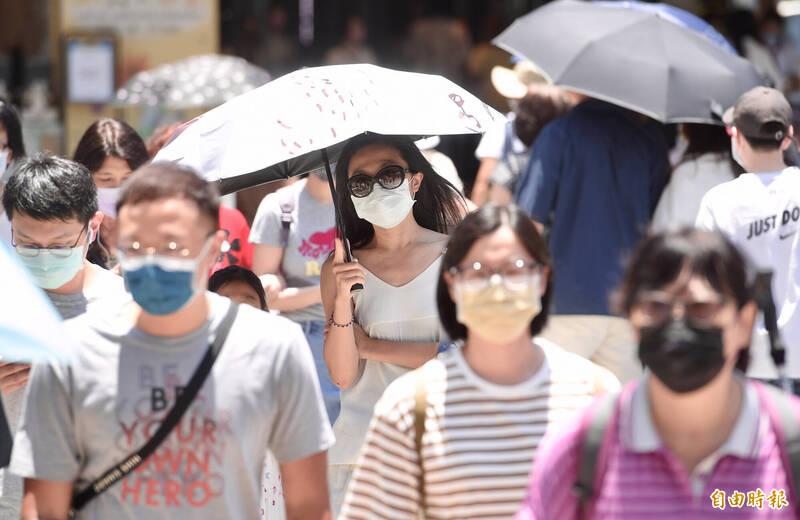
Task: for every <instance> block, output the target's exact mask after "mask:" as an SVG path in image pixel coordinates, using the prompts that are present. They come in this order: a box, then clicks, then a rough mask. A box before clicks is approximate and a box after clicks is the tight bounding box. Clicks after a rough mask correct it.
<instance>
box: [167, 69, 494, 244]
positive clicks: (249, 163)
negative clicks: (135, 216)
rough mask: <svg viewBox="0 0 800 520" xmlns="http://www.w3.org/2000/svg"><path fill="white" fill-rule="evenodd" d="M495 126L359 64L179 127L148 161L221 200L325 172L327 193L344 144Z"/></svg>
mask: <svg viewBox="0 0 800 520" xmlns="http://www.w3.org/2000/svg"><path fill="white" fill-rule="evenodd" d="M503 121H505V118H504V117H503V116H502V115H501V114H500V113H499V112H497V111H496V110H494V109H493V108H490V107H489V106H488V105H486V104H485V103H483V102H482V101H481V100H479V99H478V98H477V97H475V96H473V95H472V94H470V93H469V92H468V91H467V90H465V89H463V88H462V87H460V86H458V85H456V84H455V83H453V82H452V81H450V80H448V79H445V78H443V77H442V76H435V75H431V74H418V73H414V72H403V71H398V70H391V69H386V68H382V67H377V66H375V65H364V64H351V65H333V66H328V67H314V68H308V69H301V70H298V71H295V72H292V73H289V74H287V75H285V76H283V77H281V78H278V79H276V80H274V81H271V82H269V83H267V84H266V85H264V86H262V87H259V88H257V89H255V90H252V91H250V92H248V93H246V94H243V95H241V96H239V97H237V98H235V99H232V100H231V101H229V102H227V103H225V104H224V105H221V106H219V107H217V108H215V109H213V110H211V111H209V112H206V113H205V114H203V115H201V116H200V117H198V118H195V119H193V120H192V121H189V122H188V123H186V124H185V125H183V126H182V127H181V128H179V129H178V131H176V134H177V137H174V139H173V140H172V141H171V142H170V143H168V144H167V145H166V146H165V147H164V148H162V149H161V151H159V153H158V155H156V157H155V159H154V161H162V160H163V161H174V162H177V163H179V164H182V165H185V166H189V167H191V168H194V169H195V170H197V171H198V172H200V173H201V174H202V175H203V176H204V177H205V178H206V179H207V180H209V181H218V182H220V190H221V191H222V192H223V193H232V192H234V191H238V190H241V189H244V188H248V187H250V186H256V185H258V184H263V183H265V182H269V181H274V180H278V179H286V178H289V177H291V176H294V175H300V174H303V173H306V172H310V171H312V170H315V169H317V168H320V167H323V166H325V167H326V169H327V170H328V181H329V184H330V186H331V192H333V190H334V188H333V178H332V176H331V173H330V163H331V162H336V161H337V160H338V157H339V153H340V152H341V150H342V148H343V147H344V145H345V144H346V143H347V141H348V140H349V139H350V138H352V137H355V136H357V135H361V134H364V133H369V132H371V133H377V134H383V135H403V136H414V137H426V136H433V135H456V134H480V133H483V132H485V131H486V130H487V129H489V127H491V126H492V125H494V124H498V122H503ZM333 200H334V206H335V214H336V221H337V225H338V226H339V229H340V231H341V230H342V224H341V214H340V209H339V206H338V203H337V202H336V201H337V199H336V197H335V196H334V197H333ZM342 235H344V233H342ZM345 249H346V251H345V253H346V255H347V257H348V259H349V256H350V255H349V251H348V250H347V246H345Z"/></svg>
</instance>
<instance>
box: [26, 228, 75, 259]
mask: <svg viewBox="0 0 800 520" xmlns="http://www.w3.org/2000/svg"><path fill="white" fill-rule="evenodd" d="M88 228H89V226H88V225H87V226H84V227H83V229H81V232H80V233H78V238H76V239H75V243H74V244H72V245H69V244H54V245H52V246H47V247H42V246H39V245H36V244H18V243H17V242H16V241H15V240H14V230H13V229H12V230H11V245H12V246H14V249H15V250H16V251H17V253H18V254H19V255H20V256H24V257H27V258H33V257H36V256H39V252H40V251H45V252H46V253H47V254H49V255H53V256H55V257H56V258H68V257H69V256H70V255H72V250H73V249H75V248H76V247H78V242H80V241H81V237H82V236H83V233H84V232H85V231H86V230H87V229H88Z"/></svg>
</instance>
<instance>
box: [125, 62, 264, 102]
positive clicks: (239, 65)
mask: <svg viewBox="0 0 800 520" xmlns="http://www.w3.org/2000/svg"><path fill="white" fill-rule="evenodd" d="M269 80H270V75H269V73H268V72H267V71H266V70H264V69H262V68H261V67H257V66H255V65H253V64H252V63H249V62H248V61H247V60H245V59H243V58H237V57H236V56H222V55H218V54H207V55H200V56H192V57H191V58H186V59H183V60H179V61H175V62H172V63H167V64H166V65H161V66H159V67H156V68H154V69H151V70H146V71H143V72H139V73H137V74H134V75H133V77H131V79H129V80H128V81H127V82H126V83H125V85H123V86H122V87H121V88H120V89H119V90H117V93H116V95H115V96H114V105H116V106H120V107H131V106H149V107H164V108H168V109H174V110H181V109H186V108H194V107H213V106H217V105H221V104H222V103H225V102H226V101H229V100H231V99H233V98H235V97H236V96H239V95H241V94H244V93H245V92H248V91H250V90H253V89H254V88H256V87H259V86H261V85H263V84H264V83H267V82H268V81H269Z"/></svg>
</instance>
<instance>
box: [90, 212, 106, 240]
mask: <svg viewBox="0 0 800 520" xmlns="http://www.w3.org/2000/svg"><path fill="white" fill-rule="evenodd" d="M103 217H104V215H103V213H102V212H100V211H96V212H95V214H94V215H93V216H92V218H90V219H89V229H90V230H91V232H92V242H93V241H95V240H97V234H98V233H99V232H100V224H101V223H102V222H103ZM90 243H91V242H90Z"/></svg>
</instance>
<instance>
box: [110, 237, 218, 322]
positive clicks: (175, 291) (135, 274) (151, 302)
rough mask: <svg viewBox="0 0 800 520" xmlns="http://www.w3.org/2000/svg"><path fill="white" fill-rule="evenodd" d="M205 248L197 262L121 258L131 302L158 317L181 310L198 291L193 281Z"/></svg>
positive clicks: (121, 266) (160, 256) (150, 257)
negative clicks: (131, 298)
mask: <svg viewBox="0 0 800 520" xmlns="http://www.w3.org/2000/svg"><path fill="white" fill-rule="evenodd" d="M206 246H207V244H206ZM206 246H203V249H202V251H201V253H200V254H199V255H198V256H197V258H174V257H171V256H162V255H145V256H137V257H126V256H124V255H120V268H121V270H122V276H123V278H124V279H125V286H126V288H127V289H128V291H129V292H130V293H131V296H132V297H133V301H135V302H136V303H137V304H138V305H139V306H140V307H141V308H142V310H144V311H145V312H146V313H148V314H155V315H158V316H164V315H167V314H173V313H175V312H178V311H179V310H181V309H182V308H184V307H185V306H186V305H187V304H188V303H189V302H190V301H191V300H192V298H193V297H194V295H195V294H196V293H197V292H198V290H199V288H198V287H197V286H196V284H195V278H196V276H197V268H198V265H199V263H200V259H201V258H202V257H203V255H204V254H205V251H206Z"/></svg>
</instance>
